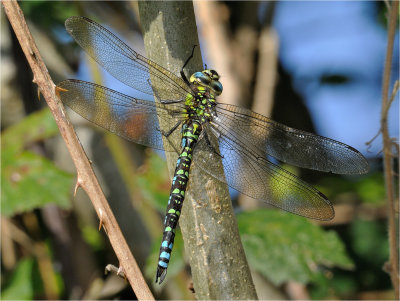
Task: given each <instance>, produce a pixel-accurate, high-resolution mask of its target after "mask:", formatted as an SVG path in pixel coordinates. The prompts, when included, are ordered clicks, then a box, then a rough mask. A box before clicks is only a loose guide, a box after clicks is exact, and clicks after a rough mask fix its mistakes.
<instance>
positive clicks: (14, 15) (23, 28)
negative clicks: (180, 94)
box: [2, 0, 154, 300]
mask: <svg viewBox="0 0 400 301" xmlns="http://www.w3.org/2000/svg"><path fill="white" fill-rule="evenodd" d="M2 4H3V6H4V9H5V12H6V14H7V17H8V19H9V21H10V23H11V25H12V27H13V29H14V32H15V34H16V36H17V38H18V41H19V43H20V45H21V48H22V50H23V52H24V54H25V56H26V58H27V60H28V62H29V65H30V67H31V69H32V72H33V75H34V79H33V82H34V83H36V84H37V85H38V87H39V89H40V92H41V93H42V94H43V96H44V98H45V100H46V102H47V104H48V106H49V108H50V110H51V112H52V114H53V115H54V118H55V120H56V123H57V126H58V128H59V129H60V133H61V136H62V138H63V139H64V141H65V144H66V146H67V148H68V151H69V153H70V154H71V157H72V160H73V162H74V164H75V166H76V169H77V173H78V180H77V186H80V187H82V188H83V189H84V190H85V191H86V193H87V194H88V196H89V198H90V200H91V201H92V204H93V206H94V208H95V210H96V213H97V215H98V216H99V219H100V221H101V225H102V226H103V228H104V230H105V231H106V233H107V235H108V238H109V239H110V243H111V245H112V247H113V249H114V251H115V254H116V255H117V257H118V259H119V263H120V265H121V267H122V268H123V270H124V272H125V275H126V277H127V279H128V281H129V283H130V284H131V286H132V288H133V290H134V292H135V294H136V296H137V298H138V299H139V300H154V297H153V295H152V294H151V292H150V289H149V288H148V286H147V284H146V282H145V280H144V278H143V275H142V273H141V271H140V269H139V267H138V265H137V263H136V260H135V258H134V257H133V255H132V253H131V251H130V250H129V247H128V245H127V243H126V241H125V238H124V237H123V235H122V232H121V230H120V228H119V226H118V224H117V221H116V220H115V217H114V215H113V213H112V211H111V209H110V207H109V205H108V203H107V200H106V198H105V197H104V194H103V192H102V190H101V187H100V185H99V184H98V182H97V179H96V176H95V174H94V172H93V170H92V167H91V165H90V163H89V161H88V160H87V157H86V155H85V152H84V151H83V149H82V147H81V145H80V143H79V140H78V138H77V136H76V134H75V131H74V129H73V127H72V125H71V123H70V121H69V119H68V118H67V115H66V112H65V109H64V107H63V105H62V103H61V102H60V101H59V100H58V98H57V97H56V90H55V85H54V83H53V81H52V80H51V78H50V75H49V74H48V71H47V68H46V66H45V64H44V63H43V60H42V58H41V56H40V53H39V51H38V49H37V47H36V44H35V42H34V40H33V37H32V35H31V33H30V31H29V29H28V26H27V25H26V22H25V19H24V16H23V13H22V11H21V9H20V8H19V6H18V3H17V2H16V1H15V0H12V1H2Z"/></svg>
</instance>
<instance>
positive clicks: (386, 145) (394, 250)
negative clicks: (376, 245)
mask: <svg viewBox="0 0 400 301" xmlns="http://www.w3.org/2000/svg"><path fill="white" fill-rule="evenodd" d="M388 10H389V26H388V44H387V50H386V60H385V69H384V73H383V84H382V86H383V87H382V112H381V130H382V138H383V156H384V157H383V160H384V173H385V183H386V196H387V202H388V218H389V225H388V226H389V248H390V269H389V273H390V278H391V280H392V283H393V287H394V290H395V294H396V299H397V300H398V299H399V257H398V239H397V234H396V209H395V203H394V202H395V200H394V199H395V197H394V185H393V182H394V175H393V170H392V162H393V160H392V156H393V154H392V141H391V139H390V136H389V129H388V122H387V118H388V111H389V106H390V104H391V103H390V100H389V85H390V73H391V66H392V58H393V44H394V37H395V33H396V24H397V16H398V11H399V2H398V1H397V0H395V1H392V3H391V5H390V6H389V7H388Z"/></svg>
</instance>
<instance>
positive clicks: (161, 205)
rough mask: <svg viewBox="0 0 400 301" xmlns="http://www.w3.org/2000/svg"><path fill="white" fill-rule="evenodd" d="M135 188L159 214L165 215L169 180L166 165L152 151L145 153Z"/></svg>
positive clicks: (169, 185)
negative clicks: (136, 187)
mask: <svg viewBox="0 0 400 301" xmlns="http://www.w3.org/2000/svg"><path fill="white" fill-rule="evenodd" d="M137 186H138V188H139V189H140V191H141V193H142V194H143V196H144V197H145V199H146V200H148V201H149V202H150V203H151V204H152V205H153V206H154V207H155V208H156V209H157V210H158V211H159V212H160V213H162V214H163V213H165V208H166V206H167V201H168V197H169V190H170V187H171V180H170V178H169V174H168V169H167V164H166V163H165V160H164V159H163V158H161V156H160V155H158V154H157V153H155V152H154V151H149V152H147V153H146V159H145V162H144V164H143V166H142V167H141V168H140V171H139V173H138V175H137Z"/></svg>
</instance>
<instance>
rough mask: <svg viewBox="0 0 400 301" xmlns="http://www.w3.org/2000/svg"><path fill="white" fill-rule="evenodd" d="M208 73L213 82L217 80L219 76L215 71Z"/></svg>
mask: <svg viewBox="0 0 400 301" xmlns="http://www.w3.org/2000/svg"><path fill="white" fill-rule="evenodd" d="M209 71H210V77H211V79H213V80H219V74H218V73H217V71H215V70H209Z"/></svg>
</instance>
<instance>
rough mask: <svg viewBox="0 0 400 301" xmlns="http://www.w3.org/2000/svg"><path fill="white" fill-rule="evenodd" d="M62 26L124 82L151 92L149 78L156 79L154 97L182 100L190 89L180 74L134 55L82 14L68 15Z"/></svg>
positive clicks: (134, 52) (108, 32)
mask: <svg viewBox="0 0 400 301" xmlns="http://www.w3.org/2000/svg"><path fill="white" fill-rule="evenodd" d="M65 27H66V29H67V31H68V33H69V34H70V35H71V36H72V37H73V38H74V39H75V41H76V42H77V43H78V44H79V45H80V46H81V47H82V48H83V49H84V50H85V51H86V52H87V53H88V54H89V55H90V56H91V57H92V58H93V59H94V60H95V61H97V62H98V63H99V64H100V65H101V66H102V67H103V68H104V69H106V70H107V71H108V72H109V73H110V74H111V75H113V76H114V77H115V78H116V79H118V80H119V81H121V82H123V83H124V84H126V85H128V86H130V87H132V88H135V89H136V90H139V91H141V92H143V93H147V94H149V95H153V92H154V91H153V88H152V84H151V79H153V80H155V81H157V91H155V92H156V94H157V97H158V98H159V99H160V100H166V101H171V100H174V101H177V100H182V101H183V100H184V99H185V97H186V95H187V93H190V92H191V91H190V89H189V87H188V86H187V85H186V84H185V82H184V81H183V80H182V79H181V78H180V77H177V76H176V75H175V74H173V73H172V72H170V71H168V70H166V69H164V68H163V67H161V66H160V65H158V64H156V63H154V62H153V61H151V60H149V59H147V58H145V57H143V56H142V55H140V54H138V53H137V52H136V51H134V50H133V49H132V48H130V47H129V46H128V45H126V44H125V43H124V42H122V41H121V40H120V39H119V38H117V37H116V36H115V35H114V34H112V33H111V32H110V31H109V30H107V29H105V28H104V27H102V26H101V25H99V24H97V23H96V22H94V21H92V20H90V19H87V18H85V17H70V18H68V19H67V20H66V21H65ZM150 74H151V77H150Z"/></svg>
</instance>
